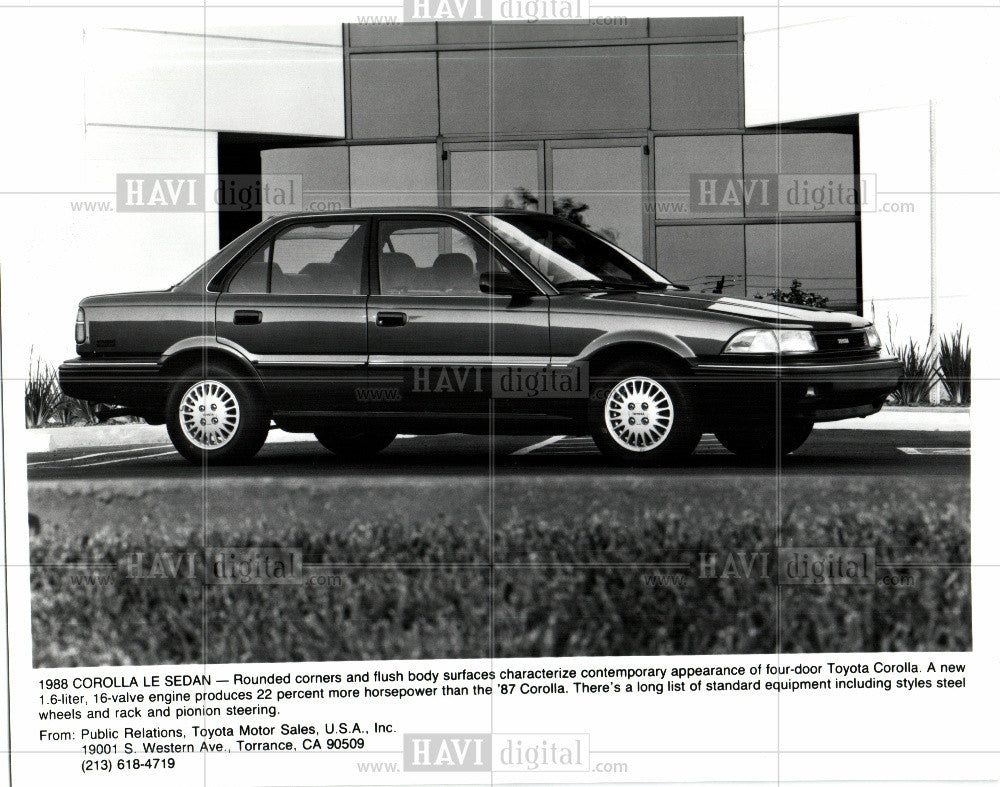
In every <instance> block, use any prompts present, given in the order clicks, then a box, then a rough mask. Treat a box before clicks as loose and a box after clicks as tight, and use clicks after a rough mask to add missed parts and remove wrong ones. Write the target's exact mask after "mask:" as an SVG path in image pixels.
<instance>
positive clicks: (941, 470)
mask: <svg viewBox="0 0 1000 787" xmlns="http://www.w3.org/2000/svg"><path fill="white" fill-rule="evenodd" d="M969 446H970V441H969V433H968V432H962V431H959V432H919V431H888V430H882V431H877V430H863V431H854V430H842V429H829V430H828V429H817V430H816V431H814V432H813V434H812V436H811V437H810V438H809V440H808V441H806V443H805V445H803V446H802V447H801V448H800V449H798V450H797V451H796V452H795V453H794V454H792V455H791V456H789V457H786V458H785V459H784V461H783V462H782V464H781V467H780V472H781V473H782V474H783V475H788V476H795V475H859V474H864V475H909V476H927V477H934V476H962V475H964V476H966V477H967V476H968V474H969V470H970V456H969ZM490 472H492V473H493V474H494V475H496V476H498V477H507V478H516V477H517V476H526V475H530V476H538V475H545V474H550V475H557V476H586V477H595V478H599V477H602V476H615V475H623V474H627V475H634V474H640V475H647V474H648V475H663V474H670V475H671V476H678V475H687V476H694V477H699V476H700V477H713V476H720V477H722V476H733V475H741V476H746V475H759V476H774V474H775V472H776V468H775V467H774V465H773V464H771V465H747V464H745V463H743V462H741V461H740V460H738V459H737V458H736V457H735V456H733V455H732V454H730V453H729V452H728V451H726V449H725V448H723V446H722V445H720V444H719V442H718V441H717V440H716V439H715V438H714V437H713V436H711V435H706V436H705V437H704V438H703V439H702V442H701V444H700V445H699V446H698V449H697V450H696V451H695V453H694V455H693V456H692V457H691V459H690V460H689V461H688V462H686V463H685V464H684V465H682V466H678V467H669V468H655V469H635V468H622V467H616V466H614V465H612V464H611V463H610V462H609V461H608V460H607V459H606V458H605V457H604V456H603V455H602V454H601V453H600V452H599V451H598V450H597V448H596V446H595V445H594V443H593V441H592V440H590V438H582V437H563V438H561V439H560V438H551V437H546V436H538V437H507V436H503V437H495V438H493V439H492V440H491V439H490V438H489V437H486V436H469V435H454V434H452V435H437V436H429V437H425V436H418V437H413V436H409V437H406V436H404V437H400V438H397V439H396V441H395V442H394V443H393V444H392V445H391V446H389V448H387V449H386V450H385V451H384V452H382V453H381V454H379V455H378V456H377V457H376V458H375V459H373V460H370V461H366V462H357V461H345V460H343V459H340V458H338V457H336V456H334V455H333V454H331V453H330V452H328V451H327V450H326V449H324V448H323V447H322V446H321V445H319V443H317V442H314V441H307V442H269V443H267V444H266V445H265V446H264V448H263V449H262V450H261V452H260V453H259V454H258V455H257V457H256V458H255V459H253V460H252V461H251V462H249V463H247V464H244V465H239V466H231V467H208V468H201V467H196V466H194V465H191V464H189V463H188V462H187V461H186V460H184V459H183V458H182V457H181V456H180V455H179V454H177V453H176V452H175V451H174V450H173V448H172V446H171V445H170V444H169V443H164V444H160V445H139V446H128V445H123V446H119V447H114V448H88V449H73V450H61V451H55V452H50V453H44V454H42V453H37V454H29V455H28V480H29V481H58V480H85V481H86V480H94V481H97V480H113V479H142V478H148V479H156V480H160V479H190V480H195V479H203V478H222V479H225V478H240V479H244V480H245V479H247V478H259V479H261V480H266V479H272V478H292V477H331V478H350V477H359V478H362V477H371V476H372V475H378V476H383V477H385V476H388V477H392V476H398V477H419V476H433V475H459V476H469V477H473V476H486V475H488V474H489V473H490Z"/></svg>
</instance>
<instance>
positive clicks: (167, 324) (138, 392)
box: [59, 208, 901, 465]
mask: <svg viewBox="0 0 1000 787" xmlns="http://www.w3.org/2000/svg"><path fill="white" fill-rule="evenodd" d="M76 345H77V353H78V357H76V358H73V359H71V360H69V361H66V362H65V363H64V364H62V366H60V368H59V379H60V383H61V385H62V388H63V390H64V391H65V393H66V394H68V395H70V396H74V397H77V398H79V399H84V400H88V401H91V402H99V403H104V404H110V405H114V406H116V409H115V410H113V411H112V412H115V413H120V414H126V413H128V414H133V415H139V416H141V417H142V418H144V419H145V420H146V421H148V422H149V423H153V424H162V423H166V425H167V430H168V432H169V434H170V439H171V440H172V441H173V444H174V446H176V448H177V450H178V451H179V452H180V453H181V454H183V455H184V456H185V457H186V458H187V459H189V460H191V461H192V462H196V463H202V462H232V461H239V460H246V459H248V458H249V457H252V456H253V455H254V454H256V453H257V451H258V450H259V449H260V447H261V446H262V445H263V443H264V440H265V438H266V437H267V434H268V430H269V429H272V428H278V429H284V430H286V431H290V432H310V433H314V434H315V435H316V438H317V439H318V440H319V442H320V443H322V445H324V446H325V447H327V448H328V449H330V450H331V451H333V452H334V453H335V454H338V455H340V456H342V457H349V458H354V459H360V458H364V457H370V456H372V455H374V454H375V453H377V452H378V451H380V450H382V449H383V448H385V447H387V446H388V445H389V444H390V443H391V442H392V441H393V439H394V438H395V437H396V435H397V434H399V433H410V434H439V433H445V432H463V433H469V434H530V435H543V434H552V435H557V434H558V435H564V434H565V435H585V434H589V435H592V436H593V438H594V440H595V441H596V443H597V445H598V446H599V447H600V449H601V450H602V451H603V452H604V453H605V454H606V455H607V456H608V457H609V458H610V459H611V460H613V461H615V462H619V463H623V464H630V465H652V464H662V463H665V462H673V461H679V460H683V458H684V457H686V456H688V455H690V454H691V452H692V451H693V450H694V448H695V446H696V445H697V443H698V440H699V439H700V438H701V436H702V434H704V433H714V434H715V435H716V436H717V437H718V439H719V440H720V441H721V442H722V444H723V445H724V446H726V448H728V449H729V450H731V451H733V452H734V453H735V454H737V455H738V456H740V457H745V458H748V459H757V460H759V459H765V460H775V459H777V458H778V457H779V456H781V455H784V454H787V453H789V452H791V451H794V450H795V449H796V448H798V447H799V446H801V445H802V443H803V442H804V441H805V440H806V439H807V438H808V436H809V434H810V432H811V430H812V428H813V424H814V423H816V422H817V421H831V420H836V419H842V418H853V417H857V416H865V415H869V414H871V413H874V412H876V411H877V410H879V409H880V408H881V407H882V405H883V403H884V402H885V400H886V397H887V396H888V394H889V393H890V392H891V391H892V390H893V389H894V388H895V387H896V385H897V383H898V381H899V377H900V372H901V367H900V364H899V362H898V361H897V360H896V359H895V358H891V357H887V355H886V353H885V352H884V351H883V348H882V346H881V342H880V341H879V337H878V334H877V333H876V331H875V329H874V327H873V326H872V325H871V323H870V322H868V321H867V320H865V319H863V318H861V317H858V316H856V315H853V314H839V313H832V312H828V311H823V310H818V309H810V308H803V307H790V306H786V305H779V304H774V303H770V302H763V301H760V300H745V299H738V298H730V297H722V296H718V295H705V294H693V293H690V292H688V291H687V290H686V288H684V287H681V286H676V285H674V284H672V283H671V282H670V281H668V280H667V279H665V278H664V277H663V276H661V275H660V274H658V273H657V272H656V271H654V270H652V269H651V268H649V267H647V266H646V265H644V264H643V263H642V262H640V261H639V260H637V259H635V258H634V257H632V256H631V255H629V254H628V253H626V252H625V251H623V250H621V249H619V248H617V247H616V246H614V245H613V244H611V243H609V242H608V241H607V240H605V239H604V238H602V237H600V236H599V235H597V234H595V233H593V232H591V231H590V230H588V229H585V228H584V227H581V226H579V225H578V224H575V223H572V222H569V221H566V220H564V219H561V218H557V217H554V216H551V215H547V214H541V213H536V212H531V211H519V210H513V209H510V210H508V209H495V208H482V209H476V208H466V209H444V208H382V209H369V210H352V211H343V212H337V213H326V214H315V213H311V214H297V215H287V216H282V217H279V218H273V219H269V220H267V221H265V222H263V223H262V224H259V225H258V226H256V227H254V228H253V229H251V230H250V231H248V232H246V233H245V234H243V235H241V236H240V237H238V238H237V239H236V240H234V241H233V242H232V243H230V244H228V245H227V246H225V247H224V248H223V249H222V250H221V251H219V252H218V253H217V254H216V255H214V256H213V257H212V258H211V259H209V260H208V261H207V262H206V263H205V264H204V265H202V266H201V267H199V268H198V269H197V270H196V271H194V272H193V273H192V274H191V275H189V276H188V277H187V278H185V279H184V280H183V281H181V282H180V283H178V284H175V285H174V286H173V287H170V288H169V289H167V290H162V291H156V292H138V293H127V294H120V295H99V296H93V297H90V298H86V299H84V300H83V302H82V303H81V304H80V309H79V312H78V313H77V319H76Z"/></svg>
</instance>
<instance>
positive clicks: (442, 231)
mask: <svg viewBox="0 0 1000 787" xmlns="http://www.w3.org/2000/svg"><path fill="white" fill-rule="evenodd" d="M374 238H375V249H374V252H375V253H374V255H373V258H374V261H375V266H374V273H375V275H374V276H373V283H372V295H371V297H370V298H369V299H368V337H369V352H370V356H369V363H370V366H369V379H370V380H371V382H372V384H373V391H372V393H373V394H374V393H375V392H376V390H385V391H392V390H398V391H399V396H398V401H397V402H396V403H395V404H394V405H391V406H390V405H388V404H387V405H385V406H384V407H383V408H382V409H383V410H388V411H399V412H401V413H405V414H408V415H416V416H419V417H422V418H428V419H434V418H438V419H442V421H447V419H448V418H451V417H455V416H458V417H471V418H473V419H479V418H486V417H488V416H489V415H490V401H491V398H492V393H493V389H494V385H496V384H498V383H499V379H498V377H499V375H501V374H504V373H515V370H517V369H532V368H538V367H546V366H547V364H548V362H549V316H548V297H547V296H546V295H544V294H541V292H540V291H539V292H538V294H535V295H530V294H529V295H526V296H517V297H512V296H510V295H492V294H485V293H483V292H482V291H481V290H480V277H481V276H482V275H483V274H484V273H489V272H491V271H496V270H502V271H505V272H513V273H515V274H516V271H515V270H514V269H513V268H512V266H510V264H509V263H508V262H507V261H505V260H504V259H503V258H502V255H500V254H499V253H498V252H497V251H496V250H495V249H494V248H493V246H492V245H491V244H490V243H489V242H487V240H486V239H485V236H484V235H483V234H482V233H481V232H479V231H478V230H476V229H474V228H473V227H471V226H469V225H466V224H464V223H462V222H459V221H458V220H456V219H454V218H451V217H447V216H440V217H439V216H428V215H412V216H406V215H385V216H381V217H378V218H377V219H376V226H375V230H374ZM496 401H497V405H498V407H497V409H498V410H500V411H503V410H504V409H507V408H509V406H510V402H509V401H503V400H500V399H498V400H496Z"/></svg>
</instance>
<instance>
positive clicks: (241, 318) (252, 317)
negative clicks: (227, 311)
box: [233, 309, 263, 325]
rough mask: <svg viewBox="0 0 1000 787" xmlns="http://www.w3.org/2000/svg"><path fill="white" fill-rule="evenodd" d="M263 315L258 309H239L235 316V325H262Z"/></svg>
mask: <svg viewBox="0 0 1000 787" xmlns="http://www.w3.org/2000/svg"><path fill="white" fill-rule="evenodd" d="M262 319H263V315H262V314H261V313H260V312H259V311H257V310H256V309H237V310H236V312H235V313H234V314H233V325H260V321H261V320H262Z"/></svg>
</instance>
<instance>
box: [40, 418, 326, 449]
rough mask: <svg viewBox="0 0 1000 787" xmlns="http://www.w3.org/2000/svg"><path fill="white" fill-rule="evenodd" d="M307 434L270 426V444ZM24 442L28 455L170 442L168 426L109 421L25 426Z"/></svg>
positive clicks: (305, 437)
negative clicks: (57, 425) (60, 425)
mask: <svg viewBox="0 0 1000 787" xmlns="http://www.w3.org/2000/svg"><path fill="white" fill-rule="evenodd" d="M315 439H316V438H315V437H314V436H313V435H312V434H310V433H304V434H300V433H294V432H283V431H281V430H280V429H272V430H271V432H270V433H269V434H268V436H267V442H269V443H301V442H312V441H314V440H315ZM24 445H25V448H26V451H27V453H29V454H42V453H48V452H51V451H65V450H68V449H73V448H111V447H116V446H123V445H128V446H132V445H170V438H169V437H168V436H167V427H165V426H151V425H149V424H110V425H105V426H62V427H58V428H52V429H27V430H25V434H24Z"/></svg>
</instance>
